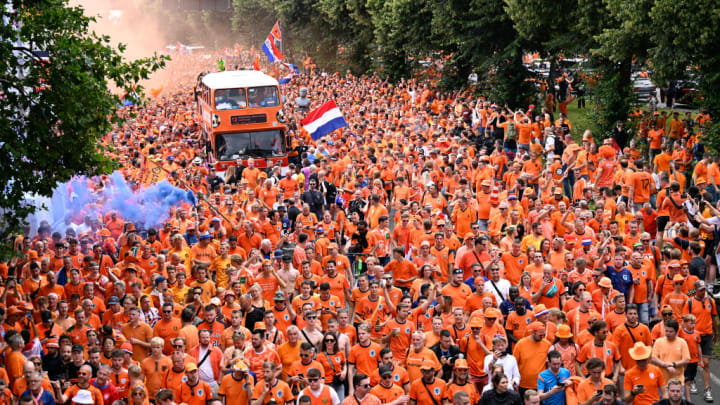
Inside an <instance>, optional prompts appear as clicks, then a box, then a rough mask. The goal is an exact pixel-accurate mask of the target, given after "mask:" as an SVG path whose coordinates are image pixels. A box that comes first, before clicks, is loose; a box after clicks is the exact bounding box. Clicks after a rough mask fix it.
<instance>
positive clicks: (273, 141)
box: [215, 129, 285, 161]
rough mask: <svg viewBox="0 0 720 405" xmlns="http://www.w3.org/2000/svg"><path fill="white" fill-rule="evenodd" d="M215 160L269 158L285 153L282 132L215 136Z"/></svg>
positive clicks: (273, 130)
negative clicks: (246, 157)
mask: <svg viewBox="0 0 720 405" xmlns="http://www.w3.org/2000/svg"><path fill="white" fill-rule="evenodd" d="M215 150H216V151H217V160H220V161H223V160H235V159H240V158H241V157H243V156H251V157H271V156H281V155H282V154H284V153H285V142H284V140H283V135H282V131H280V130H279V129H272V130H269V131H256V132H234V133H226V134H217V135H215Z"/></svg>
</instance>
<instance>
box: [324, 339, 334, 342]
mask: <svg viewBox="0 0 720 405" xmlns="http://www.w3.org/2000/svg"><path fill="white" fill-rule="evenodd" d="M325 341H326V342H329V343H332V342H334V341H335V339H325Z"/></svg>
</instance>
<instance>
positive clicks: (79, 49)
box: [0, 0, 164, 234]
mask: <svg viewBox="0 0 720 405" xmlns="http://www.w3.org/2000/svg"><path fill="white" fill-rule="evenodd" d="M0 14H2V19H0V111H2V113H0V184H2V185H3V186H2V187H3V190H2V193H1V194H0V211H2V216H1V217H0V230H1V231H2V233H4V234H7V233H10V232H14V231H17V230H18V229H19V228H20V227H21V226H22V222H23V220H24V218H25V217H26V216H27V215H28V214H29V213H31V212H33V211H34V209H35V207H34V206H30V205H26V204H25V203H24V202H23V201H24V200H25V198H26V196H27V195H28V194H38V195H45V196H49V195H51V194H52V191H53V189H54V188H55V187H56V185H57V183H58V182H65V181H68V180H69V179H70V178H71V177H72V176H74V175H88V176H92V175H96V174H99V173H104V172H107V171H109V170H110V169H111V168H112V163H111V160H110V159H109V158H108V156H107V154H106V153H107V152H108V151H106V150H104V149H103V148H102V146H101V145H100V140H101V138H102V137H103V136H105V135H106V134H107V133H109V132H110V131H111V129H112V125H113V123H116V122H118V121H119V120H120V118H119V117H118V115H117V107H118V105H120V104H121V96H122V95H123V94H128V98H130V99H133V100H134V101H135V102H138V101H139V96H140V95H141V94H142V87H141V86H137V83H138V82H140V81H141V80H143V79H147V78H148V77H149V75H150V74H151V73H152V72H153V71H155V70H157V69H159V68H160V67H162V66H163V65H164V59H163V58H161V57H151V58H146V59H140V60H135V61H126V60H124V59H123V57H122V53H123V51H124V46H122V45H120V46H118V47H117V48H113V47H112V46H111V45H110V38H108V37H101V36H98V35H96V34H94V33H92V32H89V30H88V26H89V24H90V22H92V21H94V20H93V19H92V18H88V17H85V16H84V15H83V10H82V9H81V8H80V7H70V6H68V4H67V0H33V1H25V0H13V1H12V9H11V8H9V7H8V8H0ZM45 55H47V57H44V56H45ZM111 88H112V89H114V90H111Z"/></svg>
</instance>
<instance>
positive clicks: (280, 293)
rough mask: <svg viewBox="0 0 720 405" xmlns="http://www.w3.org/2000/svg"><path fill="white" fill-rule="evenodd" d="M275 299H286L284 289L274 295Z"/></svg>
mask: <svg viewBox="0 0 720 405" xmlns="http://www.w3.org/2000/svg"><path fill="white" fill-rule="evenodd" d="M273 301H285V294H283V293H282V291H276V292H275V295H274V296H273Z"/></svg>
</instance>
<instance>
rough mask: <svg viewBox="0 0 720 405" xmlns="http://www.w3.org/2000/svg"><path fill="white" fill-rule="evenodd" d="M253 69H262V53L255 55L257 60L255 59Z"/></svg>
mask: <svg viewBox="0 0 720 405" xmlns="http://www.w3.org/2000/svg"><path fill="white" fill-rule="evenodd" d="M253 69H255V70H260V55H255V60H254V61H253Z"/></svg>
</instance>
